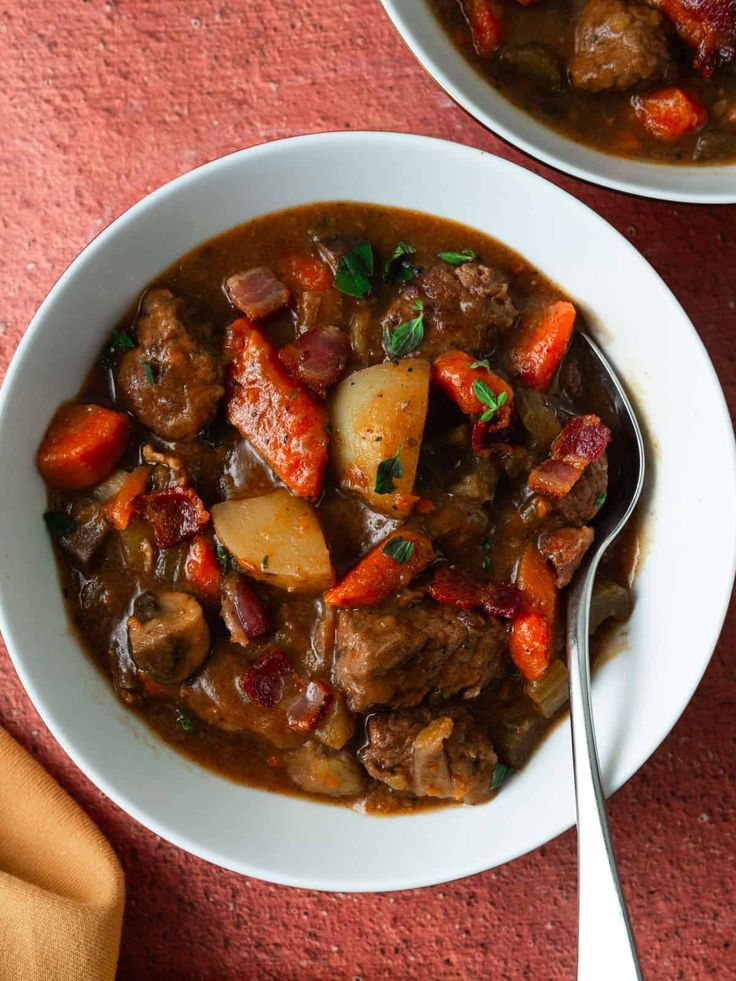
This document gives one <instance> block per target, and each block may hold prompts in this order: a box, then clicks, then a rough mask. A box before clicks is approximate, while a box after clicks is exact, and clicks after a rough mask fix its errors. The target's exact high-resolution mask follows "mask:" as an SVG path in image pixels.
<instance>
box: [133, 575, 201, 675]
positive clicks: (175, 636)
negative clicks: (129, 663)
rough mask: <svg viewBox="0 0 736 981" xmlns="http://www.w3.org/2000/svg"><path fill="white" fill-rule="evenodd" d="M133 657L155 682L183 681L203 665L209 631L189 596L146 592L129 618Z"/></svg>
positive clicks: (197, 607) (197, 605) (199, 609)
mask: <svg viewBox="0 0 736 981" xmlns="http://www.w3.org/2000/svg"><path fill="white" fill-rule="evenodd" d="M128 641H129V644H130V655H131V657H132V658H133V660H134V661H135V663H136V665H137V667H138V668H140V670H141V671H145V672H146V673H147V674H149V675H150V676H151V677H152V678H153V679H154V680H155V681H159V682H161V683H162V684H172V683H174V682H178V681H184V679H185V678H188V677H190V675H192V674H193V673H194V672H195V671H196V670H197V668H199V667H201V666H202V664H203V663H204V661H205V659H206V657H207V655H208V653H209V650H210V631H209V627H208V626H207V622H206V620H205V618H204V614H203V613H202V607H201V606H200V605H199V603H198V602H197V600H196V599H194V597H193V596H190V595H189V594H188V593H145V594H144V595H143V596H141V597H139V599H138V601H137V602H136V606H135V612H134V613H133V615H132V616H130V617H128Z"/></svg>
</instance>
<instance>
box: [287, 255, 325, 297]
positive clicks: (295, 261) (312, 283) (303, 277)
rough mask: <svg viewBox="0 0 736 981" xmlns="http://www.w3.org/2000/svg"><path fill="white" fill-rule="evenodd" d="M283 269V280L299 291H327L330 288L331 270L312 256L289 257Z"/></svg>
mask: <svg viewBox="0 0 736 981" xmlns="http://www.w3.org/2000/svg"><path fill="white" fill-rule="evenodd" d="M283 269H284V272H283V276H284V279H286V280H287V282H289V283H290V284H293V285H294V286H298V287H299V288H300V289H303V290H328V289H329V288H330V287H331V286H332V280H333V277H332V270H331V269H330V267H329V266H328V265H326V264H325V263H324V262H322V261H321V259H315V257H314V256H312V255H292V256H289V258H288V259H286V260H285V261H284V265H283Z"/></svg>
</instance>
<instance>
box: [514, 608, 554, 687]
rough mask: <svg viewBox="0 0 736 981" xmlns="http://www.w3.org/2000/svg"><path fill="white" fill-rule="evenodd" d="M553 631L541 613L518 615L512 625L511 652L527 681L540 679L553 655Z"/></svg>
mask: <svg viewBox="0 0 736 981" xmlns="http://www.w3.org/2000/svg"><path fill="white" fill-rule="evenodd" d="M551 641H552V631H551V629H550V625H549V623H548V622H547V621H546V620H545V618H544V617H543V616H542V615H541V614H540V613H526V614H524V615H522V616H519V617H516V619H515V620H514V622H513V624H512V626H511V636H510V638H509V653H510V654H511V659H512V661H513V662H514V664H515V665H516V667H517V668H518V669H519V671H521V673H522V674H523V675H524V677H525V678H526V680H527V681H538V680H539V679H540V678H541V677H542V675H543V674H544V673H545V671H546V670H547V668H548V667H549V664H550V660H551V657H552V643H551Z"/></svg>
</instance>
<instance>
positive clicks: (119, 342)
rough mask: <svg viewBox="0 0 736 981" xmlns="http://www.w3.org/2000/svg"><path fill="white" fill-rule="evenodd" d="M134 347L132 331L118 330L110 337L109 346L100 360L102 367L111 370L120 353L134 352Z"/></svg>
mask: <svg viewBox="0 0 736 981" xmlns="http://www.w3.org/2000/svg"><path fill="white" fill-rule="evenodd" d="M134 347H135V338H134V337H133V335H132V334H131V333H130V331H129V330H118V329H117V328H116V329H115V330H114V331H113V332H112V334H111V335H110V340H109V342H108V345H107V347H106V348H105V350H104V351H103V354H102V357H101V358H100V362H101V364H102V366H103V367H104V368H111V367H112V365H113V362H114V361H115V356H116V355H117V353H118V351H132V350H133V348H134Z"/></svg>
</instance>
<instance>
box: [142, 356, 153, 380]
mask: <svg viewBox="0 0 736 981" xmlns="http://www.w3.org/2000/svg"><path fill="white" fill-rule="evenodd" d="M141 364H142V365H143V370H144V372H145V373H146V381H147V382H148V384H149V385H154V384H155V383H156V373H155V371H154V365H153V361H141Z"/></svg>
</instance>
